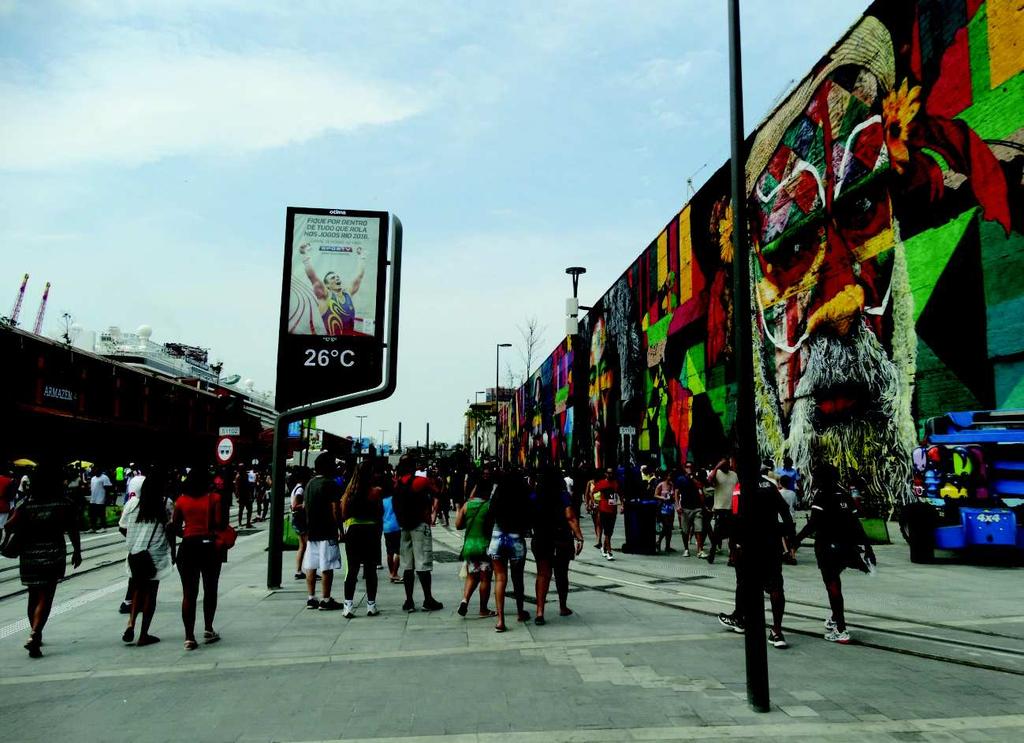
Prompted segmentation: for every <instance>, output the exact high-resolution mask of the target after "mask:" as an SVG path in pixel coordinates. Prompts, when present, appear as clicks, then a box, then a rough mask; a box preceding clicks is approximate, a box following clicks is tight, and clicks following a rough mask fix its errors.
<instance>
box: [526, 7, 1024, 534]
mask: <svg viewBox="0 0 1024 743" xmlns="http://www.w3.org/2000/svg"><path fill="white" fill-rule="evenodd" d="M1022 68H1024V10H1022V9H1021V8H1020V3H1019V2H1017V1H1016V0H988V1H987V2H984V1H981V0H927V1H926V0H919V2H916V3H914V2H876V3H875V4H873V5H872V6H871V7H870V8H869V9H868V10H867V11H866V13H865V14H864V16H863V17H862V18H861V19H860V20H859V21H858V22H857V23H856V24H855V25H854V26H853V28H851V29H850V31H849V32H848V33H847V34H846V35H845V36H844V37H843V39H842V40H840V42H839V43H838V44H836V45H835V46H834V47H833V48H832V50H831V51H830V52H829V53H828V55H826V56H825V57H824V58H823V59H822V60H820V61H819V62H818V64H817V65H816V66H815V67H814V69H813V70H812V71H811V73H810V74H809V75H808V76H807V77H806V78H804V79H803V80H802V81H801V82H800V84H799V85H798V86H797V87H796V88H795V89H794V90H793V92H792V93H790V94H789V95H788V96H787V97H786V99H785V100H784V101H783V102H782V103H781V104H780V105H779V106H778V107H777V108H776V109H775V110H774V111H773V112H771V114H770V115H769V116H768V117H767V118H766V119H765V120H764V122H763V123H762V124H761V125H760V126H759V127H758V128H757V130H756V131H755V132H754V133H753V135H751V137H750V138H749V139H748V141H747V145H748V153H749V154H748V157H747V161H746V163H745V166H746V197H747V210H748V215H749V224H748V225H747V227H748V237H749V240H750V245H751V249H752V250H751V262H750V265H749V266H743V267H737V268H741V269H742V270H749V271H750V272H751V279H752V284H753V287H754V291H753V297H752V302H751V305H750V306H749V307H735V306H734V304H733V298H732V296H731V293H730V287H731V273H732V271H733V270H734V266H733V250H732V242H731V241H732V231H733V220H732V208H731V204H730V197H729V193H730V189H729V183H728V164H725V165H723V166H722V168H720V169H719V170H718V171H717V172H716V173H715V174H714V175H713V176H712V177H711V178H710V179H709V181H708V182H707V183H706V184H705V185H704V186H703V187H702V188H701V189H700V191H698V192H697V193H696V194H695V195H694V197H693V198H692V199H691V200H690V202H689V203H688V204H687V205H686V206H685V207H684V208H683V209H682V210H681V211H680V212H679V213H678V214H677V215H675V216H674V217H673V219H672V220H671V221H670V222H669V223H668V224H667V225H666V227H665V229H664V230H662V232H661V233H660V234H659V235H658V236H657V237H656V238H655V240H654V241H653V242H651V243H650V245H648V247H647V248H646V249H645V250H643V251H642V253H641V254H640V256H639V257H638V258H637V259H636V260H635V261H634V262H633V263H632V264H631V265H630V266H629V267H628V268H627V269H626V271H625V272H624V273H623V274H622V276H621V277H620V278H619V279H618V280H617V281H616V282H615V284H614V285H613V286H612V287H611V289H610V290H609V291H608V292H607V293H606V294H605V295H604V296H603V297H602V298H601V299H600V300H599V301H598V302H597V303H596V304H595V305H594V308H593V309H592V310H591V311H590V313H589V314H588V315H587V317H586V318H584V319H583V321H582V322H581V329H580V335H579V336H577V337H576V338H574V339H572V342H573V343H575V344H577V345H576V351H577V353H576V354H575V356H576V363H577V364H578V369H577V373H578V374H580V375H583V374H585V375H586V378H587V384H585V385H584V384H578V385H576V386H575V387H571V386H570V389H569V391H568V394H569V398H565V397H564V394H565V393H564V392H563V390H565V386H564V385H563V386H562V387H556V383H555V382H552V381H549V380H550V379H551V378H552V374H553V372H552V366H553V365H556V364H558V363H560V362H559V360H560V359H561V360H562V361H564V359H565V357H566V354H567V352H568V350H569V346H568V343H569V341H567V342H566V343H565V344H563V345H562V346H560V347H559V348H558V349H556V351H555V353H554V354H553V355H552V357H550V358H549V359H548V360H547V361H546V362H545V364H544V365H542V367H541V369H540V370H539V371H538V372H537V373H536V374H535V375H534V376H533V377H531V379H530V380H529V382H528V383H527V384H526V385H524V387H523V389H521V390H520V393H519V394H518V395H517V397H516V400H517V402H516V412H515V414H514V415H513V416H512V417H513V418H516V417H518V421H516V422H513V421H510V428H509V431H510V432H511V430H512V429H513V428H514V429H515V430H516V436H517V438H515V439H511V438H509V439H507V440H506V445H507V447H508V453H509V455H510V456H512V457H513V458H518V459H519V460H520V461H522V462H524V463H525V462H526V461H527V458H528V455H529V453H530V452H531V451H536V450H537V449H538V446H537V441H538V436H539V437H540V439H539V440H540V441H541V442H545V443H544V446H545V447H546V451H548V453H549V454H548V455H549V456H551V457H553V458H555V459H557V460H559V461H562V462H565V461H570V460H572V461H576V462H592V463H595V464H597V465H598V466H605V465H608V464H617V463H622V462H636V463H653V464H657V465H659V466H673V465H675V464H677V463H680V462H683V461H685V460H687V459H692V460H695V461H697V462H700V463H705V462H710V461H713V460H715V459H716V458H717V457H719V456H721V455H722V454H723V453H725V452H726V451H727V450H728V448H729V446H730V441H731V439H732V427H733V414H734V404H733V401H734V396H735V380H734V379H733V377H732V354H733V342H734V341H733V336H732V317H733V313H734V312H738V311H742V312H750V313H751V314H752V318H753V324H754V327H755V328H756V330H755V333H754V337H753V338H751V339H750V340H749V342H750V343H752V344H753V350H754V358H755V367H756V371H755V377H756V379H755V388H756V390H755V391H756V401H757V409H758V426H759V445H760V448H761V451H762V454H763V455H764V456H771V457H774V458H776V459H777V460H778V459H780V458H781V457H782V456H784V455H788V456H791V457H793V459H794V460H795V462H796V465H797V466H798V467H799V468H800V469H802V470H803V471H804V472H805V473H806V472H809V470H810V465H811V463H812V462H813V461H815V460H817V459H825V460H828V461H830V462H832V463H834V464H835V465H836V466H837V467H838V468H839V469H840V471H841V473H842V474H843V475H844V476H845V477H847V478H848V479H850V480H855V481H857V483H858V485H859V487H860V489H861V492H862V494H863V495H864V499H865V503H866V505H867V508H868V510H870V511H874V512H875V513H878V514H886V513H888V511H889V510H890V509H891V508H892V507H893V506H895V505H897V504H899V503H901V502H903V501H904V500H905V499H906V497H907V493H908V481H909V476H910V472H911V462H910V458H911V452H912V450H913V448H914V446H915V445H916V442H917V439H918V432H919V430H920V427H921V424H922V422H923V420H924V419H926V418H928V417H930V416H934V415H939V414H941V413H944V412H947V411H949V410H963V409H988V408H1011V407H1024V187H1022V173H1024V73H1022ZM745 342H746V341H745ZM571 367H572V362H571V361H570V362H569V365H568V367H567V368H569V369H570V371H571ZM558 394H563V397H562V398H561V402H560V403H559V402H558V401H557V400H556V395H558ZM559 404H561V406H562V407H561V408H560V409H561V410H562V411H563V412H565V413H570V414H573V415H575V424H576V425H575V426H574V427H573V426H571V425H569V427H568V428H566V427H565V426H566V419H565V418H561V419H558V420H555V413H554V411H555V410H556V409H559V408H558V405H559ZM538 411H539V412H538ZM548 411H551V412H550V413H549V412H548ZM548 415H550V416H551V417H545V416H548ZM545 434H547V436H545ZM571 437H572V438H571ZM552 441H557V442H558V443H557V446H554V447H553V446H552V444H551V442H552ZM559 447H561V448H559Z"/></svg>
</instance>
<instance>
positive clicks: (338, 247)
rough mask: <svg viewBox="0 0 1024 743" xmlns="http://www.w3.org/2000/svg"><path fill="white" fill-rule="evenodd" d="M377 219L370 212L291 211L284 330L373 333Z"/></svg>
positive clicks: (321, 333) (297, 331) (378, 228)
mask: <svg viewBox="0 0 1024 743" xmlns="http://www.w3.org/2000/svg"><path fill="white" fill-rule="evenodd" d="M381 221H382V220H381V218H380V217H369V216H351V215H344V216H343V215H331V214H325V215H320V214H301V213H299V214H296V215H295V220H294V223H293V225H292V245H293V246H295V247H294V249H293V251H292V264H291V286H290V292H289V301H288V332H289V333H292V334H295V335H327V336H342V335H363V336H367V335H369V336H372V335H374V328H375V321H376V317H377V295H376V293H375V292H374V288H375V287H376V285H377V258H378V255H377V254H378V250H379V245H378V242H379V237H380V231H381ZM385 229H386V224H385Z"/></svg>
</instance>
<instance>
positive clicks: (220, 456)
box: [217, 436, 235, 464]
mask: <svg viewBox="0 0 1024 743" xmlns="http://www.w3.org/2000/svg"><path fill="white" fill-rule="evenodd" d="M234 456H235V442H234V441H233V440H232V439H231V437H230V436H222V437H221V439H220V440H219V441H218V442H217V461H218V462H220V463H221V464H227V463H228V462H230V461H231V459H232V457H234Z"/></svg>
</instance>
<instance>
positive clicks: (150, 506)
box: [118, 470, 174, 647]
mask: <svg viewBox="0 0 1024 743" xmlns="http://www.w3.org/2000/svg"><path fill="white" fill-rule="evenodd" d="M173 512H174V507H173V506H172V505H171V502H170V499H169V498H168V497H167V476H166V474H165V473H164V472H162V471H158V470H154V471H152V472H150V473H149V475H148V476H147V477H146V479H145V480H144V481H143V483H142V487H141V488H139V490H138V492H137V493H136V497H134V498H132V499H131V500H129V501H128V503H126V504H125V507H124V510H123V511H122V512H121V520H120V522H118V528H119V529H120V530H121V532H122V533H123V534H124V535H125V537H126V539H127V543H128V558H127V560H126V564H127V568H128V575H129V577H130V578H131V579H132V581H131V583H132V589H133V590H132V598H131V609H130V611H129V614H128V627H127V628H126V629H125V631H124V634H123V635H121V639H122V640H124V641H125V642H129V643H130V642H133V641H134V640H135V621H136V619H137V618H138V615H139V614H140V613H141V614H142V627H141V629H140V632H139V639H138V642H137V643H136V645H138V646H139V647H143V646H145V645H153V644H154V643H158V642H160V638H159V637H157V636H155V635H151V634H150V633H149V627H150V624H151V623H152V622H153V614H154V613H155V612H156V595H157V591H158V590H159V589H160V579H161V578H162V577H163V576H164V575H166V574H167V572H169V571H170V568H171V559H172V555H173V552H174V544H173V543H172V542H171V540H170V539H168V535H167V527H168V525H169V524H170V522H171V518H172V516H173Z"/></svg>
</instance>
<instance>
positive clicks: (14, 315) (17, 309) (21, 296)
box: [11, 274, 28, 325]
mask: <svg viewBox="0 0 1024 743" xmlns="http://www.w3.org/2000/svg"><path fill="white" fill-rule="evenodd" d="M26 286H28V274H25V278H23V279H22V280H21V288H20V289H18V293H17V294H16V295H15V297H14V309H12V310H11V325H17V324H18V315H20V314H21V303H22V302H24V301H25V287H26Z"/></svg>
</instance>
